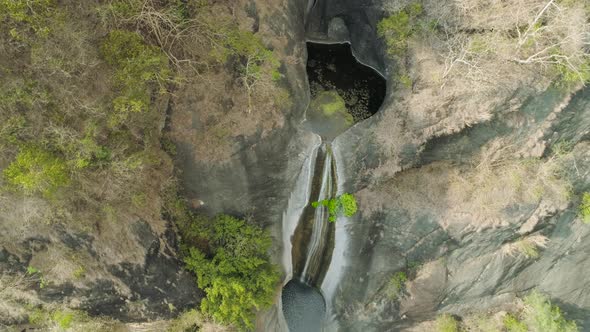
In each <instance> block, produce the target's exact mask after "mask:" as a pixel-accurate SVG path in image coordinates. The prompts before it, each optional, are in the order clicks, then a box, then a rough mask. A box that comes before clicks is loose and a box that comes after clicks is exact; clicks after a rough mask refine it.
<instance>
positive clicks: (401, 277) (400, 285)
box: [385, 271, 408, 300]
mask: <svg viewBox="0 0 590 332" xmlns="http://www.w3.org/2000/svg"><path fill="white" fill-rule="evenodd" d="M407 281H408V276H407V275H406V273H405V272H403V271H400V272H397V273H395V274H394V275H393V277H391V279H390V280H389V282H388V284H387V288H386V290H385V292H386V294H387V296H388V297H389V298H390V299H392V300H395V299H397V298H398V297H399V296H400V293H401V292H402V291H403V290H404V288H405V286H406V282H407Z"/></svg>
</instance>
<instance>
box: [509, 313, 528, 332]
mask: <svg viewBox="0 0 590 332" xmlns="http://www.w3.org/2000/svg"><path fill="white" fill-rule="evenodd" d="M503 323H504V328H505V329H506V331H507V332H527V331H528V328H527V326H526V324H525V323H523V322H521V321H519V320H518V318H516V317H514V316H513V315H511V314H508V315H506V316H505V317H504V320H503Z"/></svg>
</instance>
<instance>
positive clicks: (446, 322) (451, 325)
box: [436, 314, 459, 332]
mask: <svg viewBox="0 0 590 332" xmlns="http://www.w3.org/2000/svg"><path fill="white" fill-rule="evenodd" d="M436 331H437V332H459V322H457V320H456V319H455V317H453V316H451V315H449V314H443V315H440V316H438V318H436Z"/></svg>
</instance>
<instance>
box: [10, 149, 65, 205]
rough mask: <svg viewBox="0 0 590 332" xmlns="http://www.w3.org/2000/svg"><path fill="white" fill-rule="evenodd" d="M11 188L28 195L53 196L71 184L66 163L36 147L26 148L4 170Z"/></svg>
mask: <svg viewBox="0 0 590 332" xmlns="http://www.w3.org/2000/svg"><path fill="white" fill-rule="evenodd" d="M4 177H5V178H6V181H7V182H8V184H9V185H10V186H12V187H13V188H16V189H19V190H23V191H24V192H25V193H27V194H34V193H41V194H43V195H45V196H51V195H52V194H53V193H54V192H55V191H56V190H57V189H58V188H59V187H62V186H65V185H67V184H68V183H69V181H70V178H69V174H68V168H67V166H66V163H65V162H64V161H63V160H62V159H61V158H59V157H57V156H55V155H53V154H52V153H50V152H48V151H45V150H43V149H41V148H36V147H24V148H22V149H21V151H20V152H19V153H18V155H17V156H16V159H15V160H14V161H13V162H12V163H11V164H10V165H9V166H8V167H7V168H6V169H5V170H4Z"/></svg>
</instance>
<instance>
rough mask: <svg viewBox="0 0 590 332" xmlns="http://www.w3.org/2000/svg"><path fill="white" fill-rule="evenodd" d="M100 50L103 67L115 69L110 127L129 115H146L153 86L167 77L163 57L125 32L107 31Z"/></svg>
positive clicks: (142, 41)
mask: <svg viewBox="0 0 590 332" xmlns="http://www.w3.org/2000/svg"><path fill="white" fill-rule="evenodd" d="M100 50H101V53H102V55H103V57H104V59H105V60H106V61H107V63H109V64H110V65H112V66H113V67H115V83H116V85H117V88H118V90H119V91H120V93H119V95H118V96H117V97H116V98H115V99H114V100H113V107H114V109H115V117H114V118H113V121H112V124H118V123H121V122H123V121H125V119H126V118H127V115H128V114H129V113H138V112H145V111H147V110H148V107H149V105H150V99H151V95H152V92H153V91H154V85H155V86H156V87H160V88H161V87H162V86H163V84H164V83H165V82H166V81H167V80H168V79H169V77H170V69H169V67H168V58H167V57H166V56H165V54H164V53H163V52H162V51H161V50H160V49H159V48H158V47H155V46H152V45H148V44H146V43H145V42H144V40H143V38H142V37H141V36H140V35H139V34H137V33H135V32H130V31H125V30H114V31H111V32H110V33H109V35H108V36H107V38H106V39H105V41H104V42H103V43H102V45H101V48H100Z"/></svg>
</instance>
